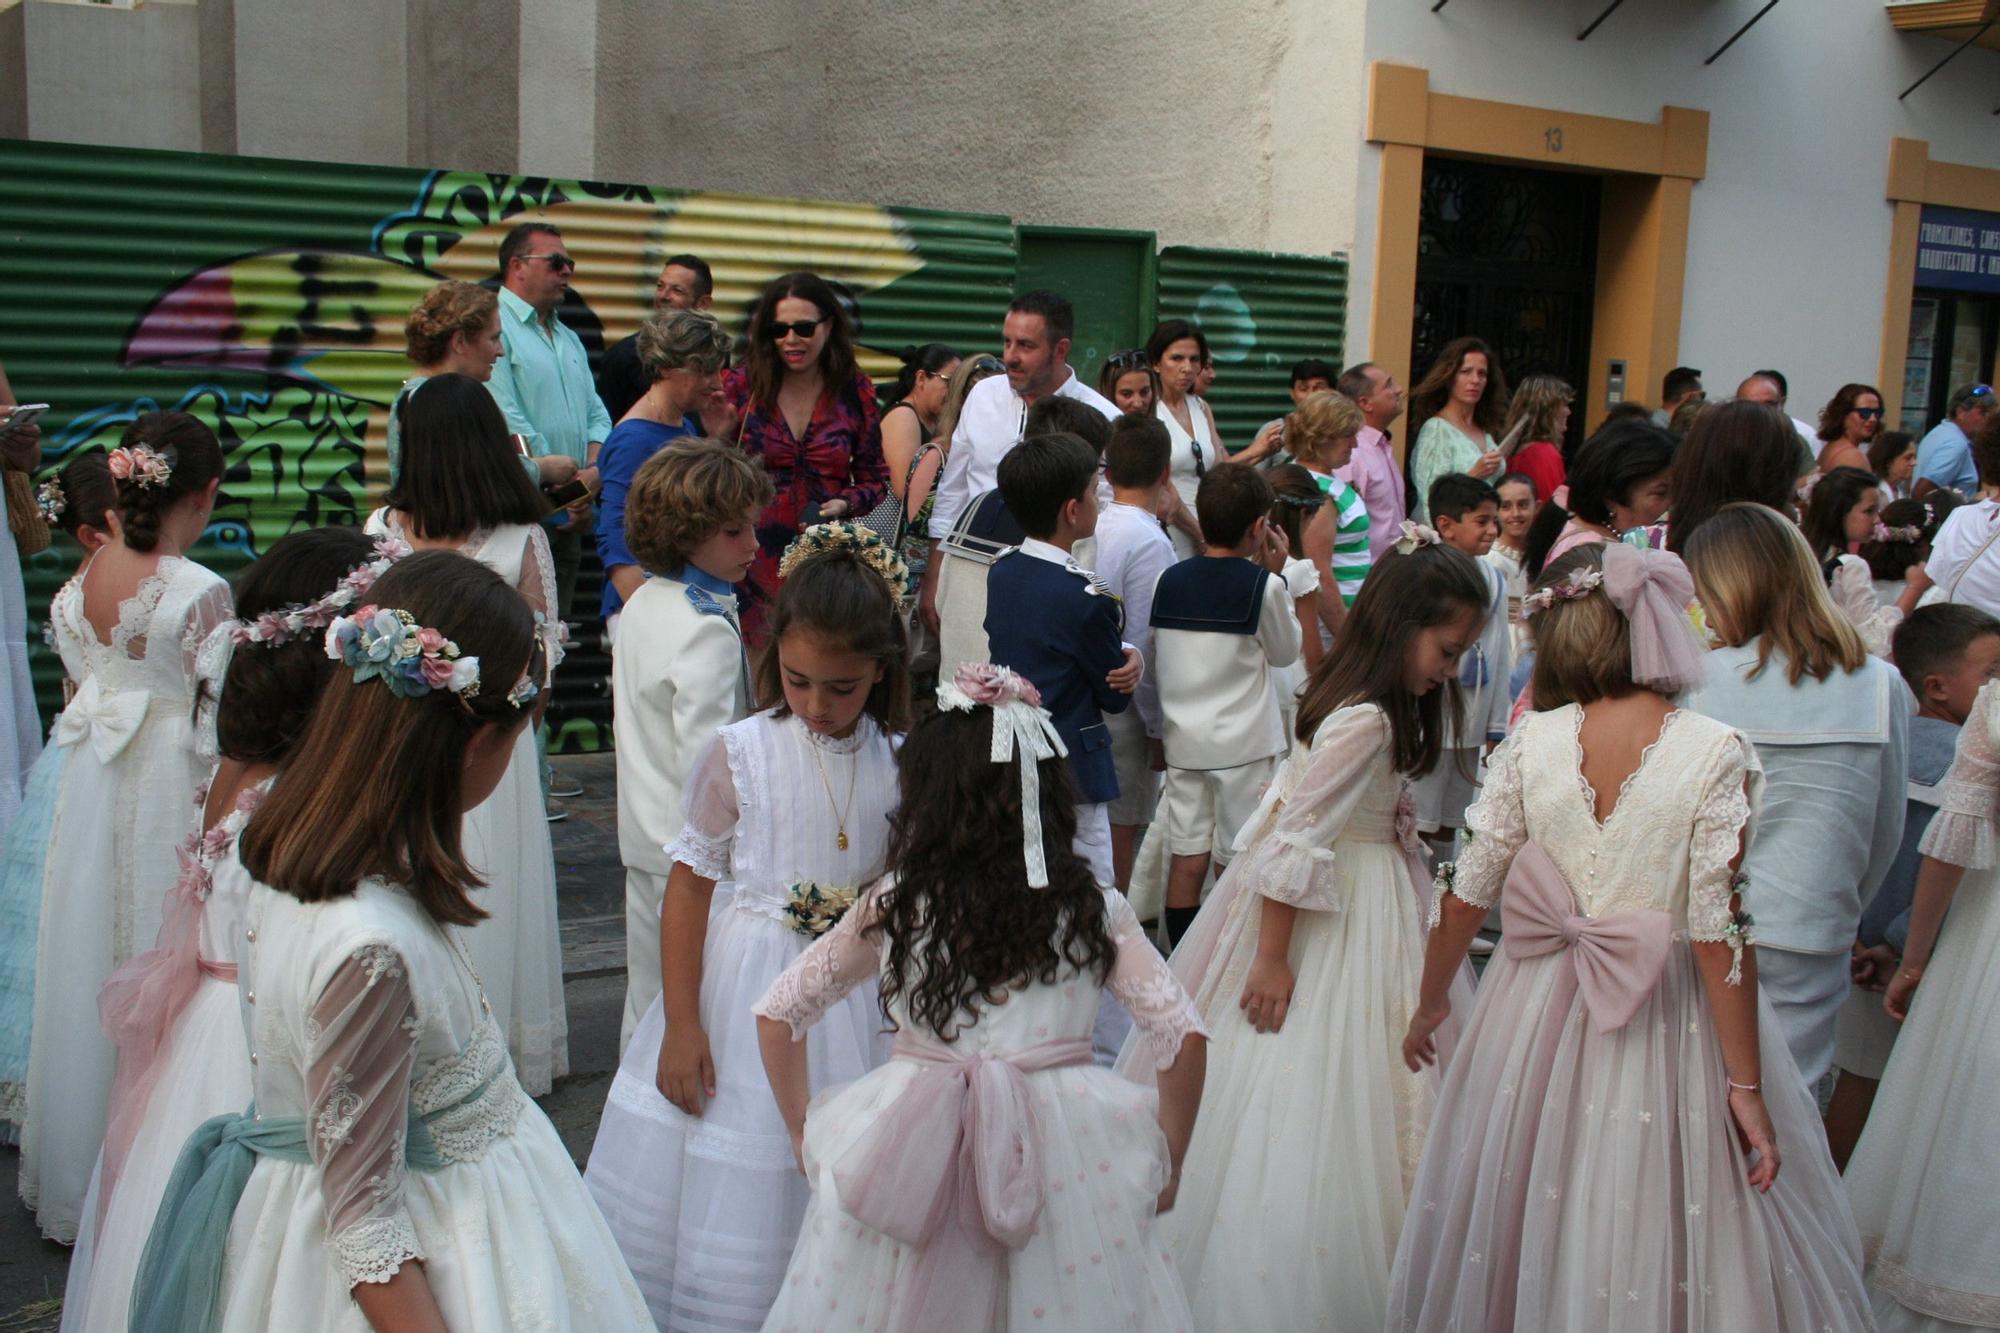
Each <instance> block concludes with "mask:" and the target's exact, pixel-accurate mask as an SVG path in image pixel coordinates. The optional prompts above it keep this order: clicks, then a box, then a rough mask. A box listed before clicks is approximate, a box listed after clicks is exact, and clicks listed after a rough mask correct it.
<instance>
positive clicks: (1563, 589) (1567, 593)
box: [1521, 569, 1604, 621]
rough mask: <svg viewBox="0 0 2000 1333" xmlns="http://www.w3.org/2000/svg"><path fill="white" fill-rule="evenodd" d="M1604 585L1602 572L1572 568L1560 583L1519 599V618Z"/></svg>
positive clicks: (1570, 599) (1544, 609)
mask: <svg viewBox="0 0 2000 1333" xmlns="http://www.w3.org/2000/svg"><path fill="white" fill-rule="evenodd" d="M1603 586H1604V573H1603V571H1602V570H1596V569H1572V570H1571V571H1570V572H1569V577H1568V578H1566V579H1564V580H1563V581H1562V582H1560V583H1551V584H1548V585H1546V586H1544V587H1540V588H1537V589H1535V590H1534V591H1533V592H1531V593H1529V594H1528V595H1527V596H1526V597H1523V598H1522V599H1521V619H1522V620H1524V621H1525V620H1527V619H1528V618H1529V617H1531V616H1533V615H1535V614H1537V613H1538V612H1542V611H1546V610H1548V609H1549V608H1550V607H1552V606H1554V605H1555V604H1556V603H1557V602H1559V601H1561V602H1573V601H1575V600H1576V599H1577V598H1579V597H1588V596H1590V594H1591V593H1593V592H1595V591H1597V590H1598V589H1599V588H1601V587H1603Z"/></svg>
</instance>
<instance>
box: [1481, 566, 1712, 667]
mask: <svg viewBox="0 0 2000 1333" xmlns="http://www.w3.org/2000/svg"><path fill="white" fill-rule="evenodd" d="M1603 549H1604V568H1603V571H1602V572H1599V571H1598V570H1595V569H1575V570H1571V571H1570V573H1569V576H1568V577H1567V578H1565V579H1563V580H1562V581H1561V582H1559V583H1551V584H1546V585H1544V586H1543V587H1540V588H1537V589H1535V590H1534V591H1533V592H1531V593H1529V594H1528V595H1527V596H1526V597H1523V598H1522V599H1521V619H1523V620H1526V619H1528V617H1529V616H1531V615H1535V614H1539V613H1541V612H1545V611H1548V610H1549V609H1550V608H1552V607H1553V606H1555V604H1556V603H1557V602H1573V601H1576V600H1578V599H1579V598H1583V597H1588V596H1589V595H1590V594H1591V593H1593V592H1597V591H1600V590H1601V591H1602V592H1603V593H1604V595H1605V596H1607V597H1609V598H1610V599H1611V604H1612V605H1613V606H1615V607H1617V608H1618V614H1620V615H1622V616H1624V617H1625V622H1626V624H1627V626H1629V627H1630V630H1631V635H1632V679H1633V680H1634V681H1635V682H1636V683H1638V684H1640V685H1644V686H1646V687H1647V688H1648V689H1653V690H1658V691H1659V692H1660V693H1662V694H1680V693H1682V692H1683V691H1685V690H1688V689H1691V688H1693V687H1694V686H1696V685H1699V684H1700V683H1701V678H1702V662H1703V659H1704V658H1705V657H1706V656H1707V653H1706V650H1705V649H1704V648H1703V647H1702V644H1701V641H1700V640H1698V639H1697V638H1695V633H1694V627H1693V626H1692V625H1691V624H1689V623H1688V614H1687V608H1688V603H1690V602H1692V601H1693V600H1694V578H1693V576H1691V575H1690V574H1689V573H1688V571H1687V566H1686V565H1684V564H1682V563H1681V558H1680V557H1679V556H1677V555H1674V554H1673V553H1671V552H1668V551H1653V550H1641V549H1639V548H1638V547H1635V546H1627V545H1625V544H1624V543H1623V542H1612V543H1609V544H1607V545H1606V546H1605V547H1604V548H1603Z"/></svg>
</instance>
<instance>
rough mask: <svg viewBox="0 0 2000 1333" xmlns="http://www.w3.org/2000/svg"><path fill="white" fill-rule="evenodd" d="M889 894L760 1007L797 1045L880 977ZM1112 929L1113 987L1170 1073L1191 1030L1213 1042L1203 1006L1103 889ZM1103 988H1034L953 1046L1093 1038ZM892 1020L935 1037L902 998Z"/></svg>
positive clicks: (1066, 977)
mask: <svg viewBox="0 0 2000 1333" xmlns="http://www.w3.org/2000/svg"><path fill="white" fill-rule="evenodd" d="M881 892H882V890H881V889H876V890H874V891H873V892H871V893H869V894H867V895H865V896H863V897H862V899H861V900H860V901H859V902H858V903H856V904H855V906H854V909H853V910H852V911H850V912H849V913H848V914H847V915H846V916H844V917H842V918H841V920H840V924H839V925H837V926H835V927H834V928H833V929H832V930H831V931H829V932H828V933H827V934H826V935H825V936H824V937H822V938H821V939H819V940H817V941H815V942H814V943H813V946H812V947H811V948H809V949H807V950H806V951H805V952H804V953H802V954H800V955H799V957H798V958H797V959H796V960H794V961H793V963H792V965H791V966H790V967H788V968H786V969H785V970H784V972H782V973H781V974H779V976H778V979H777V980H776V981H774V982H772V983H771V988H770V989H769V990H768V991H766V992H765V993H764V998H763V999H761V1000H759V1001H758V1002H757V1004H756V1012H757V1013H758V1014H759V1015H761V1016H763V1017H765V1018H769V1019H773V1020H775V1021H777V1022H781V1023H786V1024H789V1025H790V1027H791V1029H792V1036H793V1038H794V1039H795V1040H800V1039H803V1038H804V1037H805V1033H806V1029H807V1028H809V1027H811V1026H812V1025H813V1024H814V1023H815V1022H817V1021H818V1020H819V1017H820V1015H822V1014H824V1013H825V1012H826V1011H827V1010H828V1009H831V1008H832V1007H833V1006H834V1005H835V1004H837V1003H839V1002H840V1000H841V999H842V998H843V997H845V996H846V995H847V993H848V992H849V991H851V990H853V989H854V988H855V987H856V986H858V985H860V984H861V983H862V982H864V981H866V980H868V979H869V978H870V977H874V976H876V975H877V974H878V973H879V972H880V970H881V968H882V965H883V963H884V961H885V959H886V958H887V951H888V942H887V940H886V938H885V937H881V936H877V937H874V938H870V937H869V936H867V935H866V934H864V933H863V932H864V930H865V929H866V927H867V926H868V925H869V924H870V923H871V922H872V921H873V920H874V919H875V911H874V907H875V902H876V900H877V898H878V897H879V896H880V894H881ZM1104 906H1105V913H1106V923H1107V924H1108V926H1109V927H1110V931H1111V938H1112V940H1113V942H1114V943H1116V945H1117V946H1118V957H1117V960H1116V961H1115V962H1114V963H1113V965H1112V969H1111V975H1110V977H1109V978H1108V979H1107V980H1106V982H1105V987H1104V988H1105V989H1106V990H1109V991H1110V992H1111V993H1112V995H1113V996H1115V997H1116V998H1117V1000H1118V1002H1119V1003H1120V1004H1122V1005H1124V1006H1125V1009H1126V1011H1127V1012H1128V1013H1130V1014H1131V1015H1132V1021H1133V1023H1134V1024H1135V1025H1137V1027H1138V1029H1139V1031H1140V1033H1141V1034H1142V1035H1143V1038H1144V1041H1145V1046H1146V1050H1147V1052H1148V1053H1149V1054H1150V1055H1151V1057H1152V1059H1153V1063H1154V1067H1155V1068H1158V1069H1164V1068H1166V1067H1167V1066H1168V1065H1171V1064H1172V1063H1173V1062H1174V1057H1175V1056H1176V1055H1177V1054H1178V1053H1179V1051H1180V1048H1181V1042H1182V1041H1184V1040H1185V1039H1186V1038H1187V1037H1188V1035H1189V1034H1195V1035H1198V1036H1202V1037H1206V1036H1207V1035H1208V1030H1207V1029H1206V1028H1204V1027H1203V1026H1202V1023H1201V1017H1200V1015H1199V1014H1197V1013H1196V1012H1195V1007H1194V1001H1193V1000H1192V999H1190V998H1189V996H1188V993H1187V991H1185V990H1184V989H1182V987H1181V983H1180V982H1179V981H1178V980H1176V979H1175V977H1174V974H1173V973H1172V972H1171V971H1170V970H1168V968H1167V963H1166V960H1165V959H1163V958H1161V957H1160V953H1159V950H1157V949H1155V948H1154V947H1153V945H1152V942H1151V941H1149V940H1148V939H1147V938H1146V935H1145V931H1144V930H1142V929H1141V928H1140V926H1139V919H1138V917H1136V916H1134V915H1133V913H1132V905H1131V904H1130V903H1128V902H1126V901H1125V898H1124V896H1123V895H1122V894H1120V893H1118V892H1116V891H1114V890H1111V889H1106V890H1105V891H1104ZM1097 996H1098V987H1097V984H1096V980H1095V978H1093V977H1090V976H1087V975H1085V974H1082V973H1078V972H1074V971H1068V970H1066V971H1065V972H1063V973H1062V974H1061V975H1060V976H1059V977H1058V978H1057V979H1056V980H1055V981H1053V982H1050V983H1047V984H1044V983H1042V982H1031V983H1030V984H1028V985H1026V986H1023V987H1021V988H1020V989H1018V990H1016V991H1013V992H1012V993H1011V994H1009V995H1008V997H1007V1000H1006V1002H1005V1003H1003V1004H997V1005H990V1006H985V1007H983V1008H982V1009H981V1010H980V1012H979V1014H978V1015H977V1016H976V1017H968V1018H967V1020H966V1021H965V1023H964V1024H963V1026H962V1027H961V1028H960V1030H959V1032H958V1036H957V1041H956V1042H955V1043H954V1046H955V1047H957V1048H958V1049H961V1050H965V1051H970V1052H984V1053H1004V1052H1007V1051H1016V1050H1026V1049H1028V1048H1029V1047H1031V1046H1039V1045H1042V1044H1044V1043H1047V1042H1051V1041H1061V1040H1065V1039H1084V1040H1088V1039H1089V1037H1090V1030H1091V1024H1092V1023H1093V1022H1095V1021H1096V1018H1097ZM890 1015H891V1017H892V1018H894V1019H895V1021H896V1023H897V1024H898V1025H899V1026H901V1027H903V1028H905V1029H910V1030H913V1031H915V1032H918V1033H921V1034H924V1035H928V1033H927V1030H925V1029H923V1028H921V1027H916V1026H915V1025H913V1024H912V1023H911V1022H910V1017H909V1014H908V1012H907V1011H906V1010H904V1008H903V1007H902V1003H901V1000H900V997H899V998H898V999H897V1000H894V1001H892V1002H891V1005H890Z"/></svg>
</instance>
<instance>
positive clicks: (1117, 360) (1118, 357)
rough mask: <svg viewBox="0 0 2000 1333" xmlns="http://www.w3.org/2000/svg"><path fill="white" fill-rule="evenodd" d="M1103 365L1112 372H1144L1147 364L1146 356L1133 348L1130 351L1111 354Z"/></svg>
mask: <svg viewBox="0 0 2000 1333" xmlns="http://www.w3.org/2000/svg"><path fill="white" fill-rule="evenodd" d="M1104 364H1105V365H1107V366H1110V367H1111V368H1112V369H1113V370H1144V369H1145V368H1146V364H1147V363H1146V354H1145V352H1143V351H1141V350H1140V349H1139V348H1137V347H1134V348H1132V349H1131V350H1130V351H1125V352H1114V353H1112V354H1111V357H1110V359H1109V360H1107V361H1106V362H1105V363H1104Z"/></svg>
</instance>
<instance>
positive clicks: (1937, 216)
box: [1917, 205, 2000, 293]
mask: <svg viewBox="0 0 2000 1333" xmlns="http://www.w3.org/2000/svg"><path fill="white" fill-rule="evenodd" d="M1917 286H1919V287H1945V288H1949V289H1951V290H1952V291H1960V292H1993V293H2000V213H1979V212H1975V211H1973V210H1972V209H1969V208H1938V207H1933V206H1928V205H1927V206H1926V207H1925V208H1924V212H1923V220H1922V222H1921V223H1920V224H1919V225H1918V228H1917Z"/></svg>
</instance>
